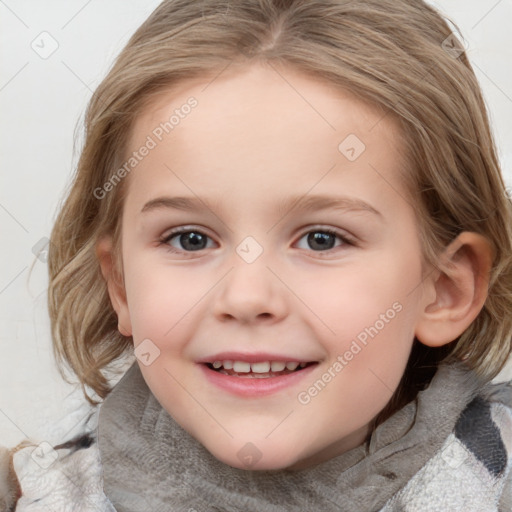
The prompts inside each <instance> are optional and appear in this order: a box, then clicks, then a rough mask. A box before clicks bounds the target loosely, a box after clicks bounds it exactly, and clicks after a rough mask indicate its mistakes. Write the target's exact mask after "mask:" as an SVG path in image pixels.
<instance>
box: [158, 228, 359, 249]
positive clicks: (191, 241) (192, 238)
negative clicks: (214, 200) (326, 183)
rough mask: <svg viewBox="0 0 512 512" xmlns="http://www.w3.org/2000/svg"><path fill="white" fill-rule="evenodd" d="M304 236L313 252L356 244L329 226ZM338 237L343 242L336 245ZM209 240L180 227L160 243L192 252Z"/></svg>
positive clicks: (205, 246) (199, 232) (193, 230)
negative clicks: (173, 241)
mask: <svg viewBox="0 0 512 512" xmlns="http://www.w3.org/2000/svg"><path fill="white" fill-rule="evenodd" d="M304 238H306V243H307V244H308V245H309V248H310V249H312V250H313V252H328V251H330V250H332V249H333V248H335V247H339V246H343V245H349V246H354V245H355V243H354V242H353V241H352V240H351V239H350V238H349V237H348V236H346V235H342V234H341V233H339V232H337V231H334V230H332V229H327V228H325V229H324V228H316V229H312V230H309V231H307V232H305V233H304V234H303V235H302V236H301V237H300V239H299V242H300V240H302V239H304ZM173 239H176V241H177V242H175V243H178V244H179V245H180V246H181V247H176V245H174V244H173V243H172V240H173ZM336 239H338V240H339V241H340V242H341V243H338V244H337V245H336ZM208 240H211V238H210V237H209V236H208V235H206V234H205V233H203V232H202V231H199V230H196V229H191V228H187V227H180V228H176V229H174V230H173V231H171V232H170V233H169V234H168V235H166V236H165V237H164V238H162V239H160V244H162V245H167V249H168V250H169V251H170V252H173V253H191V252H196V251H202V250H204V249H207V248H211V245H210V246H208ZM306 249H307V248H306Z"/></svg>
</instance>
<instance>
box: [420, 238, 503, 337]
mask: <svg viewBox="0 0 512 512" xmlns="http://www.w3.org/2000/svg"><path fill="white" fill-rule="evenodd" d="M492 261H493V251H492V249H491V245H490V243H489V242H488V240H487V239H486V238H485V237H483V236H482V235H479V234H477V233H470V232H463V233H461V234H460V235H459V236H458V237H457V238H455V240H453V242H451V243H450V245H448V247H447V248H446V249H445V251H444V252H443V254H442V255H441V258H440V261H439V266H438V269H437V270H436V271H435V272H433V273H432V275H431V277H430V278H428V280H427V282H426V283H425V284H426V289H430V291H431V292H432V293H431V294H430V298H429V299H426V300H425V304H424V307H423V311H422V312H421V315H420V319H419V321H418V323H417V324H416V330H415V335H416V337H417V338H418V340H419V341H420V342H421V343H423V344H424V345H428V346H430V347H440V346H442V345H446V344H447V343H450V342H451V341H454V340H455V339H456V338H457V337H458V336H460V335H461V334H462V333H463V332H464V331H465V330H466V329H467V327H469V326H470V325H471V323H472V322H473V320H474V319H475V318H476V317H477V316H478V314H479V313H480V311H481V309H482V307H483V305H484V303H485V300H486V298H487V293H488V287H489V272H490V270H491V266H492ZM432 297H434V299H432Z"/></svg>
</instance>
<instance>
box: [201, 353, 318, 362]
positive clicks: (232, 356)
mask: <svg viewBox="0 0 512 512" xmlns="http://www.w3.org/2000/svg"><path fill="white" fill-rule="evenodd" d="M214 361H245V362H247V363H258V362H260V361H285V362H290V361H297V362H299V363H311V362H316V360H314V359H308V358H303V357H297V356H290V355H286V354H271V353H270V352H255V353H250V354H249V353H245V354H244V353H242V352H219V353H218V354H214V355H212V356H207V357H203V358H202V359H199V360H198V361H197V362H198V363H213V362H214Z"/></svg>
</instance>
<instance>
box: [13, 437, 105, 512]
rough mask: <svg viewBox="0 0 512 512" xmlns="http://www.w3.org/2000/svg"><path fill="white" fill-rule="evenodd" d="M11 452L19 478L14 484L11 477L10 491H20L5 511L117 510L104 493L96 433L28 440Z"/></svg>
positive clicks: (15, 475) (15, 473)
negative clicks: (58, 440)
mask: <svg viewBox="0 0 512 512" xmlns="http://www.w3.org/2000/svg"><path fill="white" fill-rule="evenodd" d="M12 452H13V453H12V469H13V471H14V474H13V475H12V476H14V477H15V479H16V482H15V484H14V487H13V485H12V480H11V485H10V489H11V495H12V493H13V492H14V493H15V494H17V495H16V498H15V499H16V501H15V503H16V502H17V503H16V506H15V508H10V509H9V508H6V511H10V510H16V512H43V511H48V510H59V511H63V512H64V511H68V510H69V511H70V512H71V511H74V512H89V511H90V512H92V511H95V512H96V511H108V512H115V509H114V507H113V506H112V504H111V503H110V501H109V500H108V499H107V498H106V496H105V495H104V493H103V480H102V470H101V460H100V456H99V450H98V445H97V442H96V439H95V436H94V434H93V433H82V434H80V435H78V436H76V437H75V438H73V439H71V440H69V441H67V442H65V443H62V444H60V445H56V446H52V445H50V444H49V443H48V442H46V441H43V442H41V443H39V444H35V443H32V442H29V441H27V442H24V443H22V445H19V446H18V447H16V448H15V449H14V450H12ZM16 486H17V487H18V490H16V488H15V487H16ZM11 499H12V497H11Z"/></svg>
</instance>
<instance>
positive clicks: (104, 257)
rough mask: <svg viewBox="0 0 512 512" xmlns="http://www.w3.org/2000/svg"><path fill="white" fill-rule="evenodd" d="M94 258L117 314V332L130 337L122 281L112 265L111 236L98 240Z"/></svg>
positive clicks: (129, 324) (129, 322) (130, 332)
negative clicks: (98, 265)
mask: <svg viewBox="0 0 512 512" xmlns="http://www.w3.org/2000/svg"><path fill="white" fill-rule="evenodd" d="M96 257H97V258H98V261H99V264H100V267H101V273H102V274H103V278H104V279H105V281H106V283H107V288H108V294H109V296H110V302H111V303H112V307H113V308H114V310H115V312H116V313H117V319H118V330H119V332H120V333H121V334H122V335H123V336H131V335H132V324H131V321H130V313H129V310H128V303H127V301H126V291H125V288H124V284H123V279H122V277H120V274H119V269H117V268H116V267H115V264H114V254H113V243H112V237H111V236H104V237H102V238H100V239H99V240H98V242H97V243H96Z"/></svg>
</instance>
